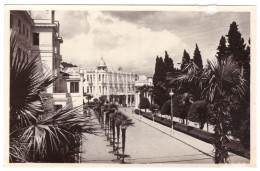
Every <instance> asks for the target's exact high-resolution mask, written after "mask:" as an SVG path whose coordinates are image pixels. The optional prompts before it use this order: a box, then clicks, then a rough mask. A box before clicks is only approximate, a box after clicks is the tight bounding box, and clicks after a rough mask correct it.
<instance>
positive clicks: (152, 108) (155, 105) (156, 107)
mask: <svg viewBox="0 0 260 171" xmlns="http://www.w3.org/2000/svg"><path fill="white" fill-rule="evenodd" d="M159 108H160V106H159V105H158V104H151V105H150V110H151V111H152V113H155V111H158V109H159Z"/></svg>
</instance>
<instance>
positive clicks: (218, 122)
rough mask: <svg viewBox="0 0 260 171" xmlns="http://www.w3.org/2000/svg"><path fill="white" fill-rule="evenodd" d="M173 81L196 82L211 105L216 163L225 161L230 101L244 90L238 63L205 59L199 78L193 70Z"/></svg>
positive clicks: (240, 95) (244, 82) (230, 59)
mask: <svg viewBox="0 0 260 171" xmlns="http://www.w3.org/2000/svg"><path fill="white" fill-rule="evenodd" d="M175 80H176V81H184V80H186V81H187V82H194V81H195V82H199V84H198V85H199V86H201V88H202V96H203V97H204V99H205V100H206V101H207V103H209V104H210V106H211V111H212V114H211V120H212V122H213V124H214V125H215V133H214V136H213V142H212V143H213V145H214V148H215V158H214V160H215V163H226V162H228V148H227V143H228V142H229V139H228V138H227V134H228V132H229V131H230V129H231V128H230V103H231V102H233V101H234V100H235V99H238V98H241V97H242V96H243V95H244V93H245V86H246V81H245V79H244V77H243V73H242V72H241V71H240V69H239V66H238V63H237V62H236V61H235V60H234V59H232V58H231V57H228V58H227V59H225V60H221V62H220V63H219V62H215V61H213V62H211V61H208V63H207V66H206V68H205V69H204V71H203V73H202V74H201V75H200V77H197V76H196V72H188V74H185V75H180V76H179V77H178V78H176V79H175Z"/></svg>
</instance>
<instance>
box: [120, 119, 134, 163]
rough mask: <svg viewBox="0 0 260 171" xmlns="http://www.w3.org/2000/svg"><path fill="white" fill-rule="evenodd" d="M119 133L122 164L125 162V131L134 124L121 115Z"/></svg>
mask: <svg viewBox="0 0 260 171" xmlns="http://www.w3.org/2000/svg"><path fill="white" fill-rule="evenodd" d="M120 119H121V132H122V152H123V158H122V163H124V162H125V142H126V129H127V128H128V127H129V126H133V125H134V122H133V121H132V119H130V118H129V117H127V116H126V115H124V114H123V115H121V117H120Z"/></svg>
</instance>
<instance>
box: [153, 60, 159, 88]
mask: <svg viewBox="0 0 260 171" xmlns="http://www.w3.org/2000/svg"><path fill="white" fill-rule="evenodd" d="M160 65H161V61H160V58H159V57H158V56H157V57H156V62H155V72H154V75H153V85H154V86H156V85H157V84H158V82H159V80H160V74H159V72H160Z"/></svg>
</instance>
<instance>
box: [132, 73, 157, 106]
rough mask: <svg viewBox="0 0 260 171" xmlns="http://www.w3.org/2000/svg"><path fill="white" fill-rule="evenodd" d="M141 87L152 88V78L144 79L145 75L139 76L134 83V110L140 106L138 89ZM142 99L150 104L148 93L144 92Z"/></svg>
mask: <svg viewBox="0 0 260 171" xmlns="http://www.w3.org/2000/svg"><path fill="white" fill-rule="evenodd" d="M143 86H147V87H153V78H152V77H148V78H147V77H146V76H145V75H139V77H138V79H137V80H136V81H135V85H134V87H135V89H136V91H135V109H139V104H140V98H141V96H140V95H141V93H140V91H139V90H140V88H141V87H143ZM142 96H143V97H146V98H148V100H149V101H150V103H151V102H152V97H151V95H149V93H148V92H144V93H143V94H142Z"/></svg>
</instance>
